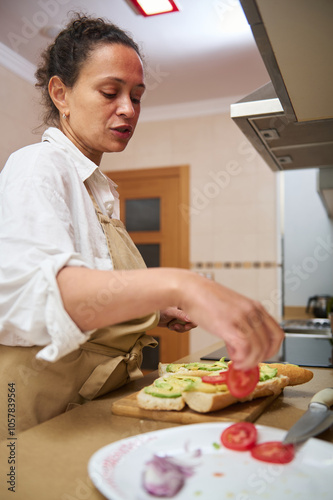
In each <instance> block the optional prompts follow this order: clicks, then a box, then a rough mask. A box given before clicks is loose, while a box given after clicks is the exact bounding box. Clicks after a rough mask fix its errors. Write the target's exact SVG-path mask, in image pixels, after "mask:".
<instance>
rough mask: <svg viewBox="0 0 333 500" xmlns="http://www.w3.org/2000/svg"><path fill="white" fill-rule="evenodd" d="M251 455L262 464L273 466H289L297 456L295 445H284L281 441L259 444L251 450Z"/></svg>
mask: <svg viewBox="0 0 333 500" xmlns="http://www.w3.org/2000/svg"><path fill="white" fill-rule="evenodd" d="M251 455H252V456H253V458H256V459H257V460H261V461H262V462H269V463H271V464H288V463H289V462H291V461H292V460H293V458H294V456H295V448H294V445H293V444H283V443H281V442H280V441H268V442H266V443H261V444H257V445H256V446H254V447H253V448H252V450H251Z"/></svg>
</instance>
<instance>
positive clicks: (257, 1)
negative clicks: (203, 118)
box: [231, 0, 333, 207]
mask: <svg viewBox="0 0 333 500" xmlns="http://www.w3.org/2000/svg"><path fill="white" fill-rule="evenodd" d="M241 4H242V7H243V10H244V12H245V15H246V17H247V19H248V22H249V24H250V26H251V29H252V32H253V35H254V38H255V41H256V43H257V46H258V49H259V51H260V54H261V56H262V58H263V61H264V63H265V66H266V68H267V71H268V73H269V76H270V78H271V82H269V83H268V84H267V85H265V86H264V87H262V88H260V89H258V90H257V91H255V92H253V93H252V94H250V95H248V96H247V97H245V98H244V99H242V100H240V101H238V102H237V103H235V104H232V105H231V117H232V119H233V120H234V121H235V123H236V124H237V125H238V126H239V128H240V129H241V130H242V131H243V132H244V134H245V135H246V136H247V138H248V139H249V140H250V142H251V143H252V144H253V146H254V147H255V148H256V150H257V151H258V152H259V153H260V155H261V156H262V157H263V159H264V160H265V161H266V162H267V164H268V165H269V166H270V168H271V169H272V170H275V171H277V170H290V169H303V168H319V169H326V168H330V167H331V168H333V64H332V54H333V35H332V20H333V2H332V1H330V0H292V1H290V0H278V1H276V0H241ZM319 184H320V183H319ZM326 191H331V193H332V194H333V189H329V190H326ZM326 194H327V193H326ZM326 198H327V196H326V195H325V199H326ZM327 204H328V205H329V206H331V207H332V205H333V200H332V203H331V202H330V201H328V200H327V199H326V205H327Z"/></svg>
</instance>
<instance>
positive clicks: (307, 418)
mask: <svg viewBox="0 0 333 500" xmlns="http://www.w3.org/2000/svg"><path fill="white" fill-rule="evenodd" d="M332 405H333V388H331V387H330V388H327V389H322V390H321V391H319V392H317V394H315V395H314V396H313V398H312V399H311V401H310V404H309V408H308V410H307V411H306V412H305V413H304V415H303V416H302V417H301V418H300V419H299V420H298V421H297V422H296V424H295V425H293V426H292V427H291V429H289V431H288V433H287V435H286V437H285V438H284V440H283V443H284V444H290V443H292V444H296V443H301V442H302V441H306V440H307V439H309V438H310V437H312V436H317V435H318V434H320V433H321V432H324V431H326V429H328V428H329V427H331V425H332V424H333V411H331V410H330V407H331V406H332Z"/></svg>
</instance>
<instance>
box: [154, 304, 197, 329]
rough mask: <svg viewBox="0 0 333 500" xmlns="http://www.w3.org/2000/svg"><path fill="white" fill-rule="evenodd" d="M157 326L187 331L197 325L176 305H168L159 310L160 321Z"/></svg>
mask: <svg viewBox="0 0 333 500" xmlns="http://www.w3.org/2000/svg"><path fill="white" fill-rule="evenodd" d="M157 326H161V327H166V328H169V330H174V331H175V332H188V331H189V330H191V329H192V328H195V327H196V326H197V325H196V324H195V323H192V321H191V320H190V318H189V317H188V316H187V315H186V314H185V313H184V311H182V310H181V309H178V308H177V307H168V309H164V310H163V311H161V312H160V321H159V323H158V325H157Z"/></svg>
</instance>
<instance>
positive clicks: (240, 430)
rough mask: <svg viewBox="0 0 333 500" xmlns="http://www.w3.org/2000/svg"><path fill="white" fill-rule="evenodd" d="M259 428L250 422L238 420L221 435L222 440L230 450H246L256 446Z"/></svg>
mask: <svg viewBox="0 0 333 500" xmlns="http://www.w3.org/2000/svg"><path fill="white" fill-rule="evenodd" d="M256 440H257V429H256V428H255V426H254V425H253V424H251V423H250V422H237V423H236V424H233V425H230V426H229V427H227V428H226V429H225V430H224V431H223V432H222V435H221V442H222V444H223V445H224V446H225V447H226V448H229V449H230V450H236V451H246V450H250V449H251V448H253V446H255V444H256Z"/></svg>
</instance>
